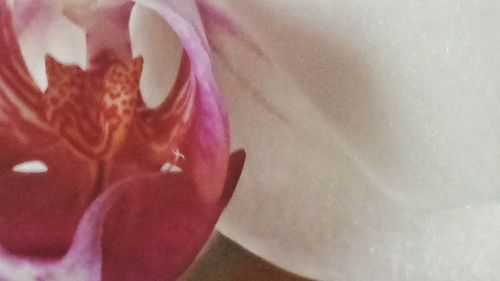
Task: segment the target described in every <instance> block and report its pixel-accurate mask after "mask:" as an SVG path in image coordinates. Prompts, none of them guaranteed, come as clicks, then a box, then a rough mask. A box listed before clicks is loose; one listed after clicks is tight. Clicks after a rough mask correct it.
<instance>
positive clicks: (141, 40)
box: [130, 5, 182, 107]
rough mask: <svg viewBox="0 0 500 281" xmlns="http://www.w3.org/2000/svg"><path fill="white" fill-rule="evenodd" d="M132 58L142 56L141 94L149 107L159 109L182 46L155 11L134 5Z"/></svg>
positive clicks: (177, 63) (171, 80)
mask: <svg viewBox="0 0 500 281" xmlns="http://www.w3.org/2000/svg"><path fill="white" fill-rule="evenodd" d="M130 36H131V40H132V52H133V54H134V56H143V58H144V62H145V63H144V69H143V72H142V76H141V84H140V87H141V92H142V95H143V97H144V100H145V102H146V103H147V104H148V105H149V106H152V107H154V106H157V105H159V104H160V103H161V102H162V101H163V100H164V99H165V97H166V96H167V94H168V93H169V90H170V88H171V86H172V85H173V84H174V82H175V79H176V77H177V71H178V69H179V65H180V61H181V57H182V45H181V44H180V42H179V40H178V38H177V36H176V34H175V32H173V31H172V29H171V28H170V27H169V26H168V24H167V23H166V22H165V20H164V19H163V18H162V17H161V16H159V15H158V14H157V13H155V12H154V11H152V10H150V9H148V8H145V7H143V6H141V5H136V6H135V7H134V9H133V11H132V15H131V21H130Z"/></svg>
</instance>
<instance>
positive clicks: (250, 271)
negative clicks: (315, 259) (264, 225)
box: [181, 233, 312, 281]
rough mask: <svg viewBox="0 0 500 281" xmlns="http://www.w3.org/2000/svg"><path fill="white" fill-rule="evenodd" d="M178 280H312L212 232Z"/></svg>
mask: <svg viewBox="0 0 500 281" xmlns="http://www.w3.org/2000/svg"><path fill="white" fill-rule="evenodd" d="M181 280H182V281H312V280H310V279H306V278H302V277H299V276H296V275H294V274H292V273H289V272H287V271H285V270H283V269H281V268H279V267H277V266H275V265H273V264H271V263H269V262H267V261H265V260H263V259H261V258H260V257H258V256H256V255H254V254H252V253H250V252H249V251H247V250H245V249H244V248H243V247H241V246H240V245H238V244H236V243H235V242H233V241H232V240H230V239H229V238H227V237H225V236H224V235H222V234H219V233H217V234H215V236H214V237H213V238H212V240H211V241H210V242H209V244H208V246H207V248H206V249H205V250H204V252H203V253H202V254H201V255H200V256H199V258H198V260H197V261H195V262H194V264H193V265H192V268H191V269H190V270H189V271H188V272H187V273H186V274H185V277H184V278H182V279H181Z"/></svg>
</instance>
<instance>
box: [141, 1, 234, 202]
mask: <svg viewBox="0 0 500 281" xmlns="http://www.w3.org/2000/svg"><path fill="white" fill-rule="evenodd" d="M137 3H138V4H141V5H144V6H145V7H148V8H151V9H153V10H154V11H156V12H157V13H158V14H160V16H162V17H163V18H164V19H165V20H166V21H167V22H168V23H169V25H170V27H171V28H172V29H173V30H174V31H175V32H176V33H177V35H178V37H179V40H180V41H181V43H182V45H183V47H184V50H185V52H186V58H185V60H184V62H183V64H182V65H183V66H181V71H180V72H179V77H178V81H177V85H178V86H179V88H178V89H176V88H175V86H174V89H173V93H172V95H173V96H174V97H175V96H177V98H170V101H167V102H166V103H165V104H164V105H165V106H163V107H162V106H160V108H159V109H157V115H161V114H162V113H161V112H163V113H167V112H169V111H170V110H172V112H177V113H175V114H177V117H174V118H179V120H178V121H179V122H177V121H173V119H172V120H167V121H166V122H167V124H165V125H166V126H168V123H169V122H173V124H177V123H179V124H182V123H186V122H184V121H183V117H182V115H183V114H187V115H186V116H188V118H189V121H188V122H187V123H186V124H185V126H184V127H185V135H184V136H183V138H184V139H183V142H179V144H180V143H182V144H183V147H178V148H177V149H180V150H181V152H182V153H183V154H184V156H185V158H186V163H188V165H187V166H186V167H185V168H186V170H187V172H188V173H189V174H190V175H191V176H192V177H193V179H194V182H195V186H198V187H200V188H202V189H201V190H199V192H200V194H201V196H202V197H203V198H204V199H205V200H207V201H214V200H217V198H218V197H219V196H220V195H221V193H222V191H223V190H222V188H221V187H222V186H223V184H222V183H223V182H224V180H225V177H226V175H225V171H226V170H227V159H228V156H229V133H228V121H227V116H226V112H225V109H224V108H223V106H222V104H221V100H220V99H221V97H220V95H219V91H218V89H217V85H216V83H215V80H214V77H213V73H212V65H211V61H210V57H209V53H208V45H207V41H206V37H205V33H204V31H203V27H202V24H201V20H200V18H199V14H198V10H197V7H196V4H195V2H194V1H137ZM176 92H177V93H176ZM175 99H177V101H182V99H187V104H186V105H185V106H183V107H182V108H183V111H184V112H183V113H182V114H180V113H179V109H177V108H175V109H174V108H170V105H169V104H170V103H171V102H172V101H174V100H175ZM173 104H174V103H172V105H173ZM148 114H149V113H146V114H145V115H148ZM157 119H158V120H161V118H157ZM172 148H175V146H174V147H172ZM172 148H171V149H172ZM171 152H172V151H169V152H166V153H169V154H170V153H171ZM167 156H168V159H170V158H171V155H166V154H165V153H163V155H161V157H167ZM163 160H165V161H166V160H167V159H163ZM155 165H158V163H155Z"/></svg>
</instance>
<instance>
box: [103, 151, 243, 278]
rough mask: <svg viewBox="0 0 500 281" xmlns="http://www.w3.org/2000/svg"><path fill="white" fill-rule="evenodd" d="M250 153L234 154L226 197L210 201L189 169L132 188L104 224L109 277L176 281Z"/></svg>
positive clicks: (105, 274) (105, 265)
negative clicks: (203, 196) (202, 192)
mask: <svg viewBox="0 0 500 281" xmlns="http://www.w3.org/2000/svg"><path fill="white" fill-rule="evenodd" d="M244 159H245V153H244V152H243V151H239V152H237V153H234V154H233V155H232V157H231V161H230V168H229V171H228V174H229V176H228V180H227V182H226V187H225V188H226V190H225V192H224V194H225V196H224V198H221V199H220V200H218V201H215V202H206V201H205V200H204V199H203V198H202V197H201V196H200V195H199V193H198V187H197V186H196V185H195V183H194V182H193V180H191V179H190V177H189V175H188V174H186V173H182V172H181V173H168V174H166V175H164V176H162V177H159V178H156V179H151V180H145V181H144V182H142V183H141V184H140V186H136V187H131V188H130V189H129V190H128V191H127V192H126V193H125V195H124V196H123V197H122V198H121V199H119V200H118V201H117V202H116V203H115V206H114V207H113V208H112V209H111V211H110V213H109V215H108V217H107V218H106V222H105V225H104V236H103V255H104V260H103V261H104V263H103V280H104V281H118V280H119V281H129V280H130V281H136V280H141V281H156V280H165V281H167V280H175V278H177V277H178V276H179V275H180V274H181V273H182V272H184V271H185V270H186V268H187V267H188V266H189V265H190V263H191V262H192V260H193V259H194V258H195V257H196V254H197V253H198V252H199V250H200V249H201V247H202V246H203V244H204V243H205V242H206V240H207V239H208V237H209V236H210V234H211V232H212V230H213V227H214V225H215V223H216V222H217V220H218V218H219V215H220V213H221V211H222V210H223V208H224V207H225V205H226V203H227V200H228V199H229V197H230V195H231V194H232V191H233V190H234V187H235V185H236V182H237V179H238V178H239V175H240V173H241V169H242V167H243V162H244Z"/></svg>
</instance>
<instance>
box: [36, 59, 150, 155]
mask: <svg viewBox="0 0 500 281" xmlns="http://www.w3.org/2000/svg"><path fill="white" fill-rule="evenodd" d="M46 65H47V77H48V82H49V86H48V88H47V90H46V92H45V94H44V96H43V104H44V107H45V116H46V119H47V122H48V123H49V124H50V126H51V127H52V128H53V130H54V132H56V133H57V134H59V135H60V136H61V137H62V138H63V139H64V140H66V141H67V142H68V144H69V146H70V147H71V148H72V149H74V150H75V151H76V152H78V154H79V155H81V156H84V157H86V158H92V159H95V158H105V157H107V156H109V155H110V154H111V153H112V152H113V151H116V149H117V148H118V147H119V144H121V143H122V141H123V139H124V137H125V136H126V133H127V129H128V128H129V126H130V122H131V120H132V117H133V114H134V110H135V105H136V101H137V97H138V95H139V78H140V75H141V71H142V59H141V58H137V59H135V60H133V61H131V62H129V63H118V62H116V63H111V64H110V65H109V66H106V67H105V69H91V70H89V71H83V70H82V69H80V68H79V67H78V66H75V65H64V64H61V63H59V62H57V61H56V60H54V59H53V58H51V57H47V59H46Z"/></svg>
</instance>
